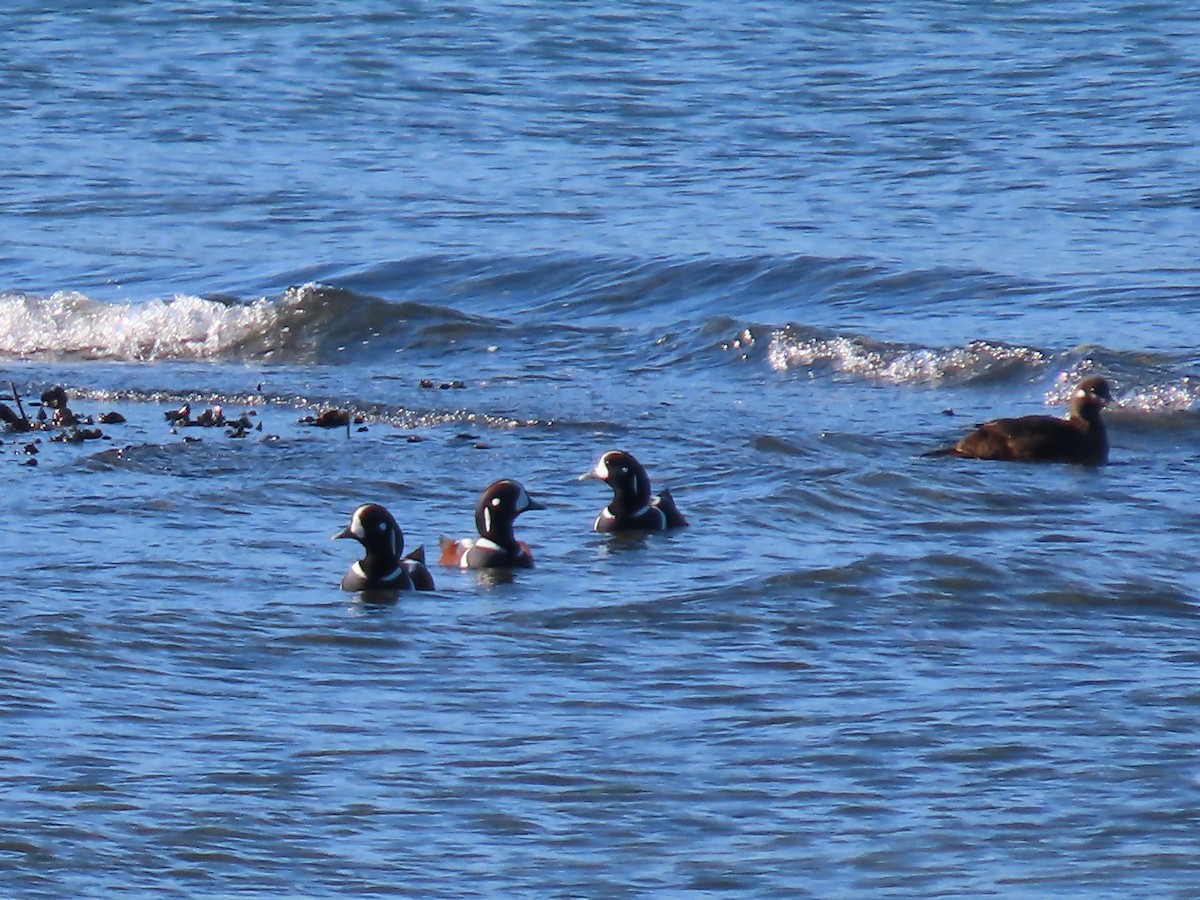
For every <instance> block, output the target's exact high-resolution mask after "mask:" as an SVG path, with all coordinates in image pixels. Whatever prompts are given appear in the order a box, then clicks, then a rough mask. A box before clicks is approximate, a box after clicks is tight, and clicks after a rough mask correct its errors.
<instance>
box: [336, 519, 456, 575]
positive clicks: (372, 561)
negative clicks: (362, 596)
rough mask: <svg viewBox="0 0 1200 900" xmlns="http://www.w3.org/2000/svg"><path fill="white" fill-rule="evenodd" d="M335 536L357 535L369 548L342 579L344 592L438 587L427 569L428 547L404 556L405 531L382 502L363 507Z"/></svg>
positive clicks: (354, 536)
mask: <svg viewBox="0 0 1200 900" xmlns="http://www.w3.org/2000/svg"><path fill="white" fill-rule="evenodd" d="M333 537H334V540H337V539H338V538H354V539H355V540H356V541H358V542H359V543H360V544H362V545H363V550H364V551H365V555H364V556H363V558H362V559H360V560H359V561H358V562H356V563H355V564H354V565H352V566H351V567H350V569H349V571H347V572H346V574H345V576H344V577H343V578H342V590H343V591H374V590H381V589H383V590H395V591H408V590H412V589H414V588H415V589H416V590H418V591H432V590H433V589H434V587H433V576H432V575H430V574H429V570H428V569H427V568H425V548H424V547H418V548H417V549H416V550H414V551H413V552H412V553H410V554H408V555H407V556H403V557H402V556H401V555H400V554H402V553H403V552H404V532H402V531H401V530H400V526H399V525H397V524H396V520H395V519H394V518H393V517H392V514H391V513H390V512H388V511H387V510H386V509H384V508H383V507H382V506H380V505H379V504H377V503H366V504H364V505H362V506H360V507H359V508H358V509H356V510H355V511H354V515H353V516H351V517H350V524H349V525H347V526H346V527H345V528H344V529H342V530H341V531H339V532H338V533H337V534H335V535H334V536H333Z"/></svg>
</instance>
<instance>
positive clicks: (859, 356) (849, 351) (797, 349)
mask: <svg viewBox="0 0 1200 900" xmlns="http://www.w3.org/2000/svg"><path fill="white" fill-rule="evenodd" d="M767 359H768V361H769V362H770V364H771V367H772V368H774V369H775V370H777V371H787V370H789V369H795V368H807V367H811V366H815V365H826V366H829V367H831V368H833V369H834V370H835V371H838V372H845V373H847V374H851V375H858V376H861V377H863V378H869V379H873V380H878V381H888V382H892V383H895V384H913V383H920V382H931V381H941V380H943V379H946V378H961V379H967V378H973V377H979V376H981V375H985V374H987V373H988V372H990V371H991V370H993V369H996V368H998V367H999V368H1004V369H1008V368H1012V367H1014V366H1017V367H1037V366H1041V365H1044V364H1045V362H1046V358H1045V355H1044V354H1042V353H1041V351H1038V350H1034V349H1031V348H1029V347H1010V346H1007V345H1004V344H991V343H988V342H986V341H972V342H971V343H969V344H967V345H966V346H965V347H950V348H944V349H930V348H927V347H917V348H913V347H911V346H907V345H901V344H886V343H871V342H868V341H866V340H864V339H862V338H857V337H847V336H838V337H814V338H804V337H799V336H797V335H795V334H792V333H789V332H787V331H776V332H774V333H773V334H772V335H771V342H770V345H769V347H768V350H767Z"/></svg>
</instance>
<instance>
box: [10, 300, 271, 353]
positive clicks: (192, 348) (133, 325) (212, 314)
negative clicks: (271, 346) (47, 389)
mask: <svg viewBox="0 0 1200 900" xmlns="http://www.w3.org/2000/svg"><path fill="white" fill-rule="evenodd" d="M279 319H280V308H279V307H278V306H277V305H276V304H273V303H271V302H270V301H269V300H266V299H260V300H256V301H254V302H252V303H248V304H232V305H231V304H226V303H220V302H217V301H215V300H205V299H204V298H202V297H192V296H182V295H180V296H175V297H172V298H170V299H168V300H151V301H148V302H145V303H105V302H100V301H97V300H93V299H91V298H89V297H87V296H85V295H84V294H80V293H76V292H73V291H60V292H58V293H55V294H53V295H51V296H49V297H34V296H30V295H27V294H11V293H10V294H2V295H0V355H8V356H21V357H31V356H33V357H37V356H51V357H72V358H84V359H127V360H159V359H209V358H215V357H220V356H222V355H225V354H227V353H228V352H229V351H231V350H233V349H236V348H238V347H240V346H241V345H243V344H245V343H246V342H247V341H248V340H251V339H253V338H256V337H260V336H263V335H266V334H268V333H269V332H270V331H271V330H272V329H273V328H274V327H275V326H276V325H277V323H278V322H279Z"/></svg>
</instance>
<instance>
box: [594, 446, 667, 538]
mask: <svg viewBox="0 0 1200 900" xmlns="http://www.w3.org/2000/svg"><path fill="white" fill-rule="evenodd" d="M583 477H584V478H599V479H600V480H601V481H603V482H604V483H605V484H607V485H608V486H609V487H611V488H612V490H613V498H612V502H611V503H609V504H608V506H606V507H604V509H602V510H601V511H600V515H598V516H597V517H596V521H595V523H593V525H592V530H593V531H601V532H605V533H608V532H615V531H662V530H664V529H667V528H682V527H684V526H685V525H687V519H685V518H684V517H683V514H682V513H680V512H679V510H678V509H676V507H675V499H674V498H673V497H672V496H671V492H670V490H668V489H664V490H663V492H662V493H661V494H659V495H658V496H657V497H655V496H653V495H652V494H651V493H650V476H649V475H647V474H646V470H645V468H643V467H642V464H641V463H640V462H638V461H637V460H636V459H634V457H633V454H632V453H626V452H625V451H624V450H609V451H608V452H607V453H605V454H604V455H603V456H601V457H600V461H599V462H598V463H596V468H594V469H593V470H592V471H591V472H588V473H587V474H586V475H584V476H583Z"/></svg>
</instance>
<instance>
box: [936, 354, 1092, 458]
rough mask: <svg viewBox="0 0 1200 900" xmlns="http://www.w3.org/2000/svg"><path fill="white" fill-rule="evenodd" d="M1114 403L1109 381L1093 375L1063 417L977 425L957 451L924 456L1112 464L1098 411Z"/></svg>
mask: <svg viewBox="0 0 1200 900" xmlns="http://www.w3.org/2000/svg"><path fill="white" fill-rule="evenodd" d="M1111 400H1112V392H1111V391H1110V390H1109V387H1108V382H1107V381H1106V380H1105V379H1104V378H1102V377H1100V376H1099V375H1092V376H1090V377H1088V378H1085V379H1083V381H1081V382H1079V384H1078V385H1077V386H1076V388H1075V390H1074V392H1073V393H1072V394H1071V399H1070V405H1069V407H1068V412H1067V415H1066V417H1065V418H1062V419H1060V418H1057V417H1056V416H1021V417H1020V418H1014V419H994V420H992V421H991V422H985V423H983V424H982V425H978V426H976V428H975V430H974V431H972V432H971V433H970V434H968V435H967V436H966V437H964V438H963V439H962V440H960V441H959V442H958V443H957V444H955V445H954V446H953V447H943V448H941V449H939V450H931V451H930V452H928V453H926V454H925V455H926V456H961V457H970V458H973V459H999V460H1009V461H1013V462H1066V463H1078V464H1080V465H1086V466H1102V465H1104V464H1105V463H1107V462H1108V433H1107V432H1106V431H1105V429H1104V420H1103V419H1102V418H1101V416H1100V410H1102V409H1103V408H1104V406H1105V404H1106V403H1108V402H1109V401H1111Z"/></svg>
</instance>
